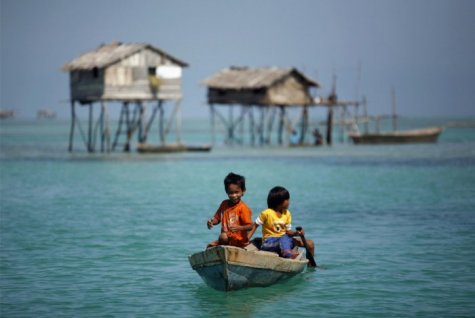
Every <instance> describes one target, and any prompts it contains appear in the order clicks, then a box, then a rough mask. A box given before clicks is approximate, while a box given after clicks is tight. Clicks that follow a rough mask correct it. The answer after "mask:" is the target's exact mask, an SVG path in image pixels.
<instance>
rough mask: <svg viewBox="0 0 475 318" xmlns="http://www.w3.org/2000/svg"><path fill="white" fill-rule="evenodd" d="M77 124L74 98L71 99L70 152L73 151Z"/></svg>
mask: <svg viewBox="0 0 475 318" xmlns="http://www.w3.org/2000/svg"><path fill="white" fill-rule="evenodd" d="M75 125H76V109H75V105H74V100H71V129H70V131H69V148H68V150H69V152H72V151H73V143H74V126H75Z"/></svg>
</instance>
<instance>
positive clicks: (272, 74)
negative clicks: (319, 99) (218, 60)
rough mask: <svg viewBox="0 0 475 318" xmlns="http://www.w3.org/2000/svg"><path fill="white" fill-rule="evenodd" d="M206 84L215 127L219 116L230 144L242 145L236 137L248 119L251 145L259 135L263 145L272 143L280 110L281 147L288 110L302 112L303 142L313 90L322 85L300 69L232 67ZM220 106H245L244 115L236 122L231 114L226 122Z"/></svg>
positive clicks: (205, 82)
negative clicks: (255, 118) (296, 108)
mask: <svg viewBox="0 0 475 318" xmlns="http://www.w3.org/2000/svg"><path fill="white" fill-rule="evenodd" d="M203 84H204V85H206V86H207V87H208V104H209V105H210V107H211V115H212V123H213V125H214V117H215V116H216V115H217V116H219V117H220V118H221V119H222V121H223V123H224V124H225V125H226V128H227V131H228V135H227V142H233V140H234V141H238V142H240V141H242V138H239V137H237V136H236V131H235V130H236V129H237V127H238V126H239V125H243V123H244V121H245V118H246V117H247V116H248V117H249V126H250V136H251V142H252V143H254V141H255V135H256V134H257V135H258V136H259V138H260V142H261V143H270V134H271V129H272V124H273V120H274V118H275V112H276V111H277V110H279V111H280V120H279V126H278V143H279V144H282V142H283V139H282V134H283V130H284V125H285V121H286V108H287V107H301V108H302V114H303V120H302V125H301V130H302V132H301V136H302V137H301V138H303V136H305V133H306V129H307V127H306V120H307V121H308V118H307V117H308V107H309V106H311V105H313V104H314V97H313V95H312V92H311V89H312V88H318V87H319V86H320V85H319V84H318V82H316V81H314V80H312V79H310V78H308V77H307V76H305V75H304V74H303V73H301V72H300V71H298V70H297V69H296V68H275V67H272V68H248V67H230V68H226V69H223V70H221V71H219V72H217V73H216V74H214V75H212V76H211V77H209V78H207V79H205V80H204V81H203ZM216 104H221V105H229V106H233V105H235V104H238V105H241V114H240V116H239V117H238V118H237V119H234V118H233V117H232V113H231V112H230V117H229V118H228V119H226V118H225V117H224V116H223V115H221V114H220V113H219V112H218V111H217V109H216V108H215V105H216ZM254 109H256V110H257V111H258V112H260V118H259V119H258V120H257V121H256V120H254V115H253V112H254ZM213 130H214V128H213ZM301 141H303V140H301Z"/></svg>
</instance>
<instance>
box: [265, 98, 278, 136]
mask: <svg viewBox="0 0 475 318" xmlns="http://www.w3.org/2000/svg"><path fill="white" fill-rule="evenodd" d="M275 110H276V108H275V107H271V108H269V111H268V112H269V113H270V114H269V118H268V120H267V137H266V140H265V142H266V144H267V145H270V143H271V136H272V127H273V126H274V119H275Z"/></svg>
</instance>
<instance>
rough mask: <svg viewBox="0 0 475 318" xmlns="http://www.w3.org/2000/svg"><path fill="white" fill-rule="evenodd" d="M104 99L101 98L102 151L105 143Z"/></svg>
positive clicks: (100, 129)
mask: <svg viewBox="0 0 475 318" xmlns="http://www.w3.org/2000/svg"><path fill="white" fill-rule="evenodd" d="M104 113H105V111H104V101H102V100H101V115H100V117H99V118H100V123H99V134H100V136H101V137H100V138H101V152H104V143H105V135H104Z"/></svg>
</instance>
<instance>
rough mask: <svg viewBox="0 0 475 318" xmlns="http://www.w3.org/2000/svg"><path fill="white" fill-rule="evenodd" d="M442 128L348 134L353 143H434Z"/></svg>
mask: <svg viewBox="0 0 475 318" xmlns="http://www.w3.org/2000/svg"><path fill="white" fill-rule="evenodd" d="M441 132H442V128H427V129H416V130H407V131H395V132H386V133H379V134H376V133H375V134H349V136H350V138H351V139H352V140H353V143H355V144H405V143H434V142H437V139H438V137H439V135H440V133H441Z"/></svg>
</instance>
